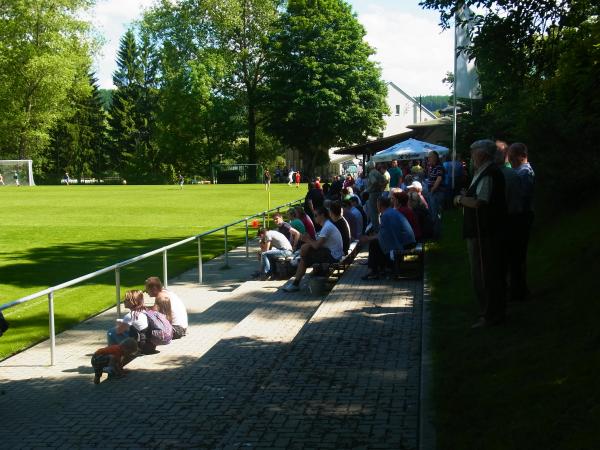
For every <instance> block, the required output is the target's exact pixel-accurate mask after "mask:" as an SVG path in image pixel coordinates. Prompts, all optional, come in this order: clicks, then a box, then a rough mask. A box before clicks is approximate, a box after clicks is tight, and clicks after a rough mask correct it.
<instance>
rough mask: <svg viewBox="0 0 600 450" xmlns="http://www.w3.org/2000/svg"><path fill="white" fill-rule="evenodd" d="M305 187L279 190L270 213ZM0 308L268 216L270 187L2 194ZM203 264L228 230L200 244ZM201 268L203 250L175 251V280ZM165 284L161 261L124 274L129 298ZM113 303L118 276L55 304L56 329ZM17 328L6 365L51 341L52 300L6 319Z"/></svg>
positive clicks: (59, 297) (4, 341)
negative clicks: (150, 280)
mask: <svg viewBox="0 0 600 450" xmlns="http://www.w3.org/2000/svg"><path fill="white" fill-rule="evenodd" d="M304 193H305V189H304V188H301V189H295V188H290V187H288V186H287V185H273V187H272V190H271V207H275V206H278V205H281V204H284V203H287V202H289V201H292V200H295V199H297V198H299V197H301V196H303V195H304ZM0 203H1V204H2V206H3V208H2V211H3V214H2V220H1V221H0V249H1V250H0V304H3V303H6V302H8V301H11V300H15V299H17V298H20V297H23V296H26V295H28V294H32V293H34V292H36V291H40V290H43V289H45V288H47V287H50V286H53V285H56V284H59V283H62V282H65V281H68V280H70V279H73V278H76V277H78V276H81V275H84V274H86V273H90V272H93V271H95V270H98V269H101V268H103V267H106V266H109V265H112V264H115V263H117V262H119V261H123V260H125V259H128V258H131V257H134V256H137V255H140V254H142V253H144V252H147V251H150V250H153V249H156V248H159V247H162V246H164V245H167V244H170V243H172V242H175V241H177V240H181V239H184V238H186V237H189V236H193V235H195V234H198V233H202V232H203V231H208V230H210V229H213V228H217V227H219V226H221V225H225V224H227V223H231V222H234V221H236V220H238V219H241V218H244V217H247V216H249V215H252V214H255V213H257V212H261V211H264V210H266V209H267V204H268V197H267V193H266V192H265V190H264V187H263V186H262V185H218V186H209V185H202V186H199V185H196V186H185V187H184V189H183V190H179V187H178V186H51V187H50V186H48V187H31V188H29V187H20V188H16V187H10V186H7V187H4V188H1V189H0ZM244 236H245V228H244V224H242V225H240V226H239V227H237V228H234V229H230V230H229V236H228V238H229V239H228V242H229V244H230V247H233V246H235V245H240V244H242V243H243V242H244ZM202 249H203V259H204V260H208V259H211V258H214V257H215V256H216V255H218V254H221V253H222V252H223V249H224V247H223V232H218V233H215V234H214V235H211V236H210V237H205V238H203V240H202ZM196 264H197V245H196V243H195V242H192V243H191V244H188V245H185V246H182V247H179V248H177V249H174V250H170V251H169V261H168V268H169V275H170V276H175V275H176V274H178V273H181V272H183V271H185V270H186V269H189V268H192V267H195V265H196ZM149 275H159V276H162V255H160V254H159V255H157V256H154V257H151V258H149V259H146V260H144V261H141V262H139V263H136V264H134V265H131V266H127V267H125V268H123V269H121V283H122V288H121V292H122V293H123V292H124V291H125V290H126V289H132V288H140V287H141V286H142V283H143V280H144V279H145V278H146V277H147V276H149ZM114 303H115V289H114V274H112V273H111V274H107V275H105V276H101V277H98V278H95V279H93V280H92V281H91V282H89V283H84V284H81V285H78V286H76V287H73V288H69V289H65V290H61V291H59V292H57V293H56V296H55V317H56V319H55V320H56V328H57V330H64V329H66V328H68V327H69V326H72V325H73V324H75V323H78V322H80V321H82V320H84V319H86V318H88V317H90V316H92V315H94V314H96V313H97V312H99V311H102V310H104V309H106V308H108V307H110V306H112V305H114ZM5 315H6V317H7V319H8V320H9V322H10V324H11V330H10V331H9V332H7V333H6V334H5V335H4V336H3V337H2V338H1V339H0V359H2V358H4V357H6V356H7V355H10V354H12V353H14V352H16V351H18V350H20V349H23V348H25V347H27V346H29V345H31V344H32V343H33V342H38V341H40V340H43V339H45V338H46V337H47V334H48V302H47V298H46V297H42V298H39V299H36V300H33V301H31V302H29V303H26V304H23V305H19V306H18V307H15V308H11V309H9V310H7V311H5Z"/></svg>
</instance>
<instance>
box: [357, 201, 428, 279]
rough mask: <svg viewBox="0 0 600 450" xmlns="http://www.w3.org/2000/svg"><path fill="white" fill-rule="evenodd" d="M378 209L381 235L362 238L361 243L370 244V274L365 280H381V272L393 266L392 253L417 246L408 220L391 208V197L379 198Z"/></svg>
mask: <svg viewBox="0 0 600 450" xmlns="http://www.w3.org/2000/svg"><path fill="white" fill-rule="evenodd" d="M377 208H378V210H379V213H380V214H381V227H380V228H379V233H377V234H374V235H371V236H362V237H361V239H360V241H361V243H366V242H368V243H369V259H368V262H367V264H368V266H369V273H367V275H365V276H364V277H363V279H364V280H371V279H377V278H379V274H380V272H381V271H382V270H384V269H385V268H386V267H390V266H391V265H392V260H391V259H390V253H391V252H393V251H394V250H400V251H402V250H405V249H409V248H413V247H414V246H415V245H416V241H415V235H414V233H413V230H412V228H411V226H410V224H409V223H408V220H406V217H404V216H403V215H402V214H401V213H400V212H398V211H397V210H396V209H395V208H392V207H391V200H390V198H389V197H381V198H379V200H378V201H377Z"/></svg>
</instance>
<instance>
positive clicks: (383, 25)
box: [358, 4, 454, 95]
mask: <svg viewBox="0 0 600 450" xmlns="http://www.w3.org/2000/svg"><path fill="white" fill-rule="evenodd" d="M358 19H359V20H360V22H361V23H362V24H363V26H364V27H365V29H366V30H367V41H368V42H369V44H371V45H372V46H373V47H375V49H376V50H377V54H376V55H375V56H374V57H373V59H374V60H375V61H378V62H379V63H380V64H381V68H382V70H383V77H384V79H385V80H387V81H392V82H394V83H395V84H396V85H398V86H399V87H400V88H401V89H403V90H404V91H406V92H407V93H408V94H411V95H419V94H422V95H428V94H440V95H445V94H449V89H448V87H447V86H445V85H444V84H443V83H442V78H444V76H445V75H446V72H447V71H452V70H453V66H454V62H453V60H452V54H453V46H454V42H453V37H454V35H453V32H452V30H446V31H444V32H443V33H442V32H441V29H440V27H439V25H438V22H437V20H436V17H435V16H434V15H431V14H430V15H425V14H414V13H408V12H404V11H403V10H402V7H401V6H397V7H394V6H386V7H382V6H379V5H372V4H371V5H369V6H367V7H366V8H365V9H364V10H362V11H358Z"/></svg>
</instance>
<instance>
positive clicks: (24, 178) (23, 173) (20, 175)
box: [0, 159, 35, 186]
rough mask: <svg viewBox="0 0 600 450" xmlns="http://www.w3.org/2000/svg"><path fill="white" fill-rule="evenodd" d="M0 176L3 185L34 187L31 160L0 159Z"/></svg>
mask: <svg viewBox="0 0 600 450" xmlns="http://www.w3.org/2000/svg"><path fill="white" fill-rule="evenodd" d="M0 175H2V181H3V182H4V185H13V186H35V183H34V182H33V161H32V160H31V159H0ZM1 185H2V183H0V186H1Z"/></svg>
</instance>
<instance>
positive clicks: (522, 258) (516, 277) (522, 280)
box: [508, 142, 535, 301]
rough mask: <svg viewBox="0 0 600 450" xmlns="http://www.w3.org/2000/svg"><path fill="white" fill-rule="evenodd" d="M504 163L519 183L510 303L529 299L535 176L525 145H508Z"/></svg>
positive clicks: (511, 265) (511, 254) (512, 253)
mask: <svg viewBox="0 0 600 450" xmlns="http://www.w3.org/2000/svg"><path fill="white" fill-rule="evenodd" d="M508 160H509V161H510V164H511V166H512V168H513V169H514V170H515V172H516V174H517V176H518V177H519V181H520V187H521V189H520V194H521V199H520V200H521V212H520V214H519V215H518V216H517V217H516V220H515V223H514V227H515V228H516V230H517V232H516V233H514V241H513V242H512V243H511V252H510V256H509V277H510V278H509V279H510V299H511V300H513V301H525V300H527V299H528V298H529V294H530V293H529V288H528V287H527V247H528V245H529V234H530V232H531V225H532V224H533V190H534V183H535V173H534V172H533V169H532V167H531V164H529V160H528V150H527V146H526V145H525V144H521V143H519V142H517V143H514V144H512V145H511V146H510V147H509V149H508Z"/></svg>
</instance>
